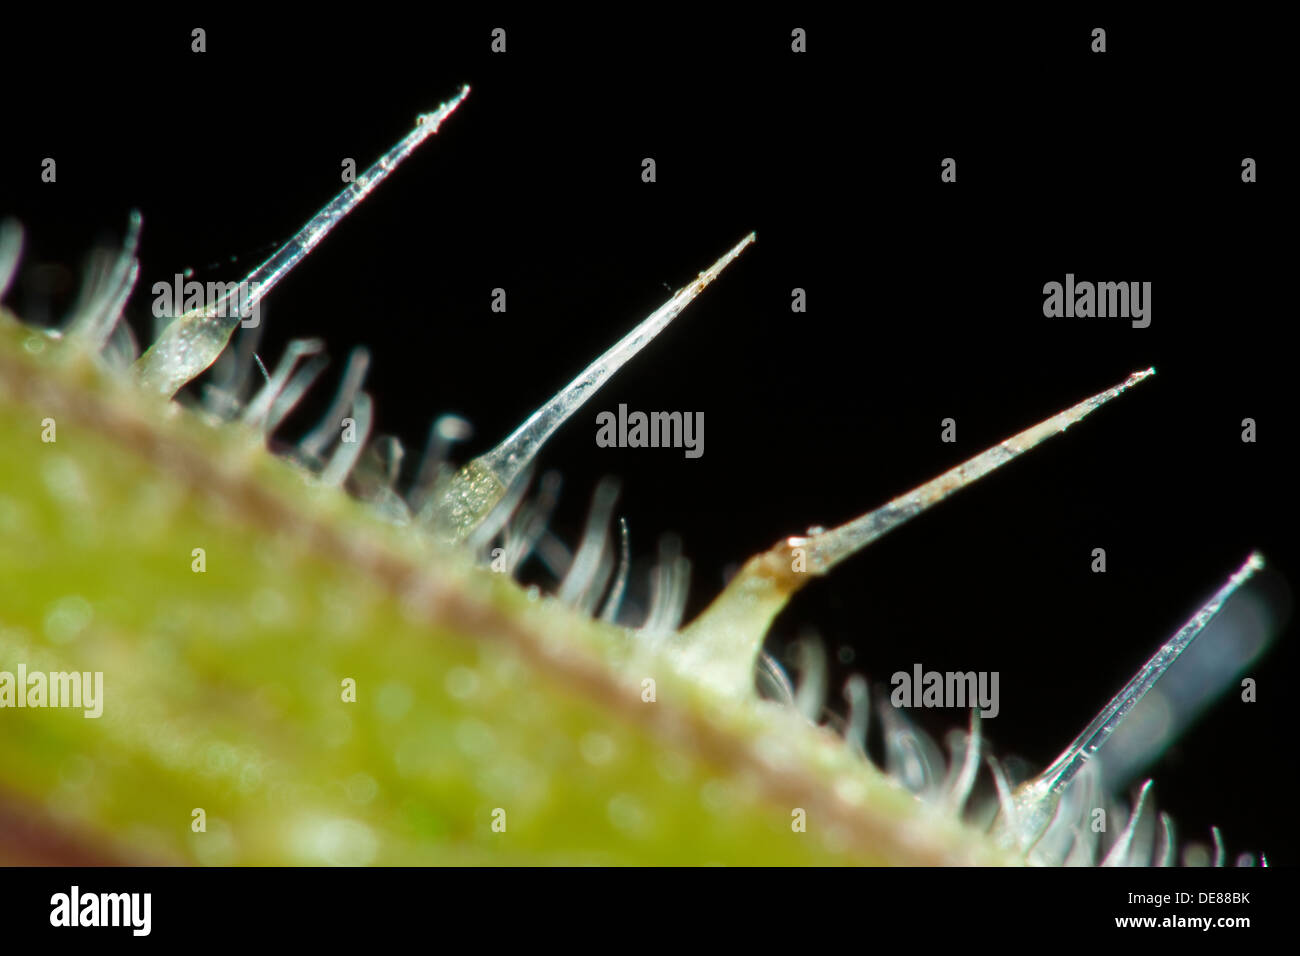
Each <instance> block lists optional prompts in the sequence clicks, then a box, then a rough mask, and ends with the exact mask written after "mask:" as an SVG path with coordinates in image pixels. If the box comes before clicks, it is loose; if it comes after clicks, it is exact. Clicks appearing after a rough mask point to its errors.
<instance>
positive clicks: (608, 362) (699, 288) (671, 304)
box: [421, 232, 755, 542]
mask: <svg viewBox="0 0 1300 956" xmlns="http://www.w3.org/2000/svg"><path fill="white" fill-rule="evenodd" d="M754 239H755V236H754V233H752V232H751V233H750V234H749V235H747V236H745V238H743V239H741V240H740V242H738V243H736V244H735V245H734V246H732V248H731V249H730V250H729V251H728V252H727V253H726V254H725V255H723V256H722V258H720V259H719V260H718V261H717V262H715V263H714V264H713V265H711V266H709V268H708V269H706V270H704V271H703V272H701V273H700V274H699V275H698V276H697V277H696V278H695V280H694V281H693V282H691V283H690V284H689V285H686V286H683V287H682V288H680V289H678V290H677V291H676V292H675V293H674V294H673V296H672V298H670V299H669V300H668V301H667V302H665V303H664V304H663V305H661V306H660V307H659V308H657V309H655V311H654V312H652V313H650V315H648V316H646V318H645V319H643V320H642V321H641V322H640V323H639V324H638V325H637V326H636V327H635V328H633V329H632V331H630V332H628V333H627V335H625V336H623V338H621V339H619V340H618V342H616V343H615V344H614V345H612V346H611V347H610V348H609V349H608V350H607V351H606V352H605V353H604V354H603V355H601V356H600V357H599V358H597V359H596V360H595V361H594V362H592V363H591V364H590V365H588V366H587V367H586V368H585V369H583V370H582V371H581V372H579V373H578V375H577V377H576V378H574V379H573V381H571V382H570V383H569V384H568V385H566V386H564V388H562V389H560V390H559V391H558V392H556V393H555V395H554V396H553V397H552V398H551V399H550V400H549V401H547V402H546V403H545V404H543V405H542V406H541V407H540V408H538V409H537V411H535V412H533V413H532V414H531V415H529V416H528V418H527V419H526V420H525V421H524V423H523V424H522V425H520V426H519V427H518V428H516V429H515V430H514V431H513V432H512V433H511V434H510V436H509V437H508V438H506V439H505V441H503V442H501V444H499V445H497V446H496V447H495V448H493V449H492V450H491V451H489V452H487V453H485V454H483V455H480V456H479V457H478V458H475V459H474V460H473V461H471V462H470V463H469V464H467V465H465V466H464V467H463V468H461V470H460V471H459V472H457V473H456V476H455V477H454V478H453V479H452V480H451V481H450V482H449V483H448V487H447V489H446V491H445V494H444V495H443V496H442V497H441V498H436V499H435V500H433V501H431V502H429V504H428V505H426V507H425V509H424V513H423V514H422V515H421V518H422V520H424V521H425V522H426V523H427V524H430V525H432V527H433V529H434V530H435V532H436V533H437V534H438V536H439V537H441V538H443V539H444V540H447V541H452V542H457V541H462V540H464V539H465V538H466V537H467V536H468V535H469V534H470V533H471V532H472V531H473V530H474V528H475V527H476V526H477V525H478V524H479V522H481V521H482V520H483V519H484V517H485V516H486V515H487V514H488V512H489V511H491V510H492V508H493V507H495V505H496V503H497V502H498V501H500V500H501V498H502V496H504V495H505V493H506V489H507V488H509V487H510V485H511V484H512V483H513V482H514V481H515V480H517V478H518V477H519V474H520V473H521V472H522V471H523V470H524V469H525V468H527V467H528V466H529V464H530V463H531V462H532V461H533V459H534V458H536V457H537V453H538V452H539V451H540V450H541V448H542V445H544V444H545V443H546V441H547V440H548V439H549V438H550V437H551V435H552V434H554V433H555V430H556V429H557V428H559V427H560V426H561V425H562V424H564V422H565V420H566V419H568V418H569V416H571V415H572V414H573V413H574V412H576V411H577V410H578V409H579V408H581V407H582V405H583V404H584V403H585V402H586V401H587V400H588V399H589V398H591V396H592V395H594V394H595V393H596V390H597V389H599V388H600V387H601V386H602V385H603V384H604V383H605V382H606V380H608V379H609V377H610V376H611V375H613V374H614V373H615V372H617V371H618V370H619V369H620V368H622V367H623V366H624V365H625V364H626V363H627V362H628V361H629V360H630V359H631V358H632V357H633V356H634V355H636V354H637V353H638V352H639V351H641V349H643V348H645V346H646V345H647V344H649V342H650V341H651V340H652V339H653V338H654V337H655V336H656V335H658V334H659V333H660V332H662V331H663V330H664V329H665V328H667V327H668V323H670V322H671V321H672V320H673V319H675V318H677V316H678V315H680V314H681V312H682V310H683V309H685V308H686V307H687V306H688V305H690V304H691V303H692V302H693V301H695V299H696V297H697V296H698V295H699V294H700V293H701V292H703V291H704V290H705V289H706V288H708V286H709V284H710V283H712V282H713V280H714V279H716V278H717V277H718V276H719V275H721V274H722V270H723V269H725V268H726V267H727V266H728V265H730V264H731V263H732V261H734V260H735V258H736V257H737V256H738V255H740V254H741V253H742V252H743V251H744V250H745V248H746V247H747V246H748V245H749V244H750V243H752V242H753V241H754Z"/></svg>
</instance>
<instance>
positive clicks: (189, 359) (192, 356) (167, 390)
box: [135, 86, 469, 396]
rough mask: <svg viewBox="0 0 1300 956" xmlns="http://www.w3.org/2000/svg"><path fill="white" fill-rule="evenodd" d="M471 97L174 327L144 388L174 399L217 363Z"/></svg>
mask: <svg viewBox="0 0 1300 956" xmlns="http://www.w3.org/2000/svg"><path fill="white" fill-rule="evenodd" d="M468 95H469V87H468V86H465V87H462V88H461V91H460V92H459V93H457V94H456V95H455V96H454V97H452V98H451V99H450V100H448V101H447V102H446V103H443V104H442V105H441V106H439V107H438V108H437V109H436V110H434V111H433V112H432V113H428V114H425V115H423V116H421V117H420V118H419V119H418V120H417V122H416V126H415V129H413V130H412V131H411V132H410V133H408V134H407V135H406V136H405V137H404V138H403V139H402V140H401V141H400V142H399V143H397V145H395V146H393V147H392V148H391V149H389V150H388V152H386V153H384V155H383V156H380V157H379V159H378V160H377V161H376V162H375V163H374V164H373V165H372V166H371V167H370V168H369V169H367V170H366V171H365V172H364V173H362V174H361V175H360V176H358V177H357V179H356V181H355V182H353V183H350V184H349V185H348V187H347V188H346V189H344V190H343V191H342V192H340V193H339V194H338V195H337V196H335V197H334V199H332V200H330V202H328V203H327V204H326V205H325V206H324V207H323V208H322V209H321V210H320V212H318V213H316V215H315V216H313V217H312V218H311V219H310V220H309V221H308V222H307V224H306V225H305V226H303V227H302V228H301V229H299V230H298V232H297V233H296V234H295V235H294V237H293V238H292V239H290V240H289V241H288V242H287V243H285V244H284V245H283V246H281V247H280V248H279V249H278V250H276V252H275V253H273V254H272V255H271V257H270V258H269V259H267V260H266V261H265V262H263V263H262V264H261V265H260V266H258V267H257V268H256V269H254V270H253V271H252V272H250V273H249V274H248V276H247V278H245V279H244V281H243V283H240V286H242V287H243V290H242V291H241V290H240V288H239V286H237V287H236V288H234V289H232V290H231V291H230V292H228V293H227V294H226V296H225V297H224V298H222V299H221V300H220V301H219V302H215V303H208V305H207V306H205V307H201V308H198V309H195V310H193V311H191V312H187V313H186V314H184V315H181V316H178V317H177V318H176V319H175V320H173V321H172V322H170V323H168V325H167V327H166V328H165V329H163V331H162V333H161V334H160V335H159V336H158V339H157V341H155V342H154V344H153V345H152V346H151V347H150V348H149V350H148V351H147V352H145V353H144V355H142V356H140V358H139V359H138V360H137V361H136V364H135V371H136V376H137V378H138V379H139V381H140V383H141V384H142V385H143V386H144V387H145V388H147V389H149V390H150V391H156V392H159V393H160V394H162V395H166V396H171V395H174V394H176V391H177V390H178V389H179V388H180V387H181V386H183V385H184V384H185V383H186V382H189V381H190V380H191V379H193V378H194V377H195V376H197V375H198V374H199V373H200V372H202V371H203V370H204V369H206V368H207V367H208V366H209V365H211V364H212V363H213V362H214V361H216V358H217V356H218V355H220V354H221V352H222V350H223V349H225V347H226V344H227V343H228V342H229V341H230V336H231V333H233V332H234V331H235V327H236V326H237V325H238V324H239V322H240V314H239V313H240V312H241V311H242V312H245V313H246V312H247V311H248V310H251V309H253V308H255V307H256V306H257V304H258V303H259V302H260V301H261V300H262V299H263V298H264V297H265V296H266V295H267V293H269V292H270V291H271V290H272V289H273V288H275V286H276V284H277V283H278V282H279V281H280V280H281V279H283V278H284V277H285V276H286V275H288V273H289V270H291V269H292V268H293V267H294V266H295V265H297V264H298V263H299V262H300V261H301V260H302V259H303V257H304V256H306V255H307V254H308V253H309V252H311V251H312V250H313V249H314V248H316V246H317V244H319V243H320V241H321V240H322V239H324V238H325V236H326V235H327V234H328V233H329V231H330V230H331V229H333V228H334V227H335V226H336V225H338V223H339V222H340V221H341V220H342V219H343V217H344V216H346V215H347V214H348V213H349V212H351V211H352V210H353V209H355V208H356V207H357V204H358V203H360V202H361V200H363V199H365V198H366V197H367V196H368V195H370V193H371V191H372V190H373V189H374V188H375V187H376V186H378V185H379V184H380V183H381V182H383V181H384V179H386V178H387V177H388V175H389V174H390V173H391V172H392V171H393V170H394V169H396V168H397V167H398V166H399V165H400V164H401V163H402V161H403V160H404V159H406V157H408V156H409V155H411V153H412V152H414V151H415V149H416V147H418V146H419V145H420V144H421V143H423V142H424V141H425V140H427V139H428V138H429V137H430V136H432V135H433V134H434V133H436V132H438V128H439V127H440V126H441V125H442V122H443V120H445V119H446V118H447V117H448V116H450V115H451V114H452V113H453V112H455V110H456V107H458V106H460V104H461V102H462V101H463V100H464V99H465V97H466V96H468ZM245 293H247V294H245ZM236 296H238V297H239V301H240V304H241V308H239V309H236V308H232V307H231V305H232V302H233V301H234V300H235V297H236Z"/></svg>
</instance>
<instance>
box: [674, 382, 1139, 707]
mask: <svg viewBox="0 0 1300 956" xmlns="http://www.w3.org/2000/svg"><path fill="white" fill-rule="evenodd" d="M1154 374H1155V369H1154V368H1148V369H1146V370H1144V371H1141V372H1134V373H1133V374H1132V375H1130V376H1129V377H1128V378H1127V379H1125V380H1124V381H1123V382H1121V383H1120V384H1119V385H1116V386H1114V387H1113V388H1108V389H1106V390H1105V391H1104V392H1100V393H1098V394H1096V395H1093V396H1091V397H1089V398H1085V399H1084V400H1083V401H1081V402H1078V403H1077V404H1075V405H1072V406H1070V407H1069V408H1067V409H1065V410H1064V411H1062V412H1059V413H1057V414H1056V415H1053V416H1052V417H1051V418H1048V419H1046V420H1044V421H1042V422H1039V423H1038V424H1037V425H1034V426H1032V427H1030V428H1027V429H1025V430H1024V431H1022V432H1020V433H1018V434H1016V435H1013V436H1011V437H1010V438H1008V439H1006V440H1005V441H1003V442H1001V443H999V444H997V445H994V446H993V447H992V448H989V449H988V450H986V451H984V452H981V453H980V454H978V455H976V456H975V457H974V458H971V459H969V460H967V461H965V462H962V463H961V464H960V465H957V466H956V467H955V468H951V469H949V470H948V471H946V472H944V473H943V474H942V475H940V476H939V477H937V478H934V479H932V480H931V481H927V482H926V483H925V484H923V485H921V486H919V487H917V488H914V489H913V490H912V491H909V492H907V493H906V494H903V495H900V496H899V497H897V498H895V499H893V500H892V501H890V502H888V503H886V504H884V505H882V506H881V507H879V508H877V509H876V510H875V511H869V512H867V513H866V514H864V515H862V516H861V517H859V518H856V519H854V520H853V521H850V522H848V523H847V524H844V525H841V526H839V527H838V528H832V529H831V530H829V531H819V532H818V533H815V534H812V535H809V536H807V537H792V538H786V539H784V540H783V541H780V542H778V543H777V544H776V545H775V546H774V547H772V548H771V549H770V550H768V551H765V552H762V553H761V554H758V555H755V556H754V557H752V558H750V559H749V561H747V562H746V563H745V565H744V567H742V568H741V570H740V572H739V573H738V574H736V576H735V577H733V578H732V579H731V581H730V582H729V583H728V584H727V587H726V588H725V589H724V590H723V592H722V594H720V595H719V596H718V597H717V599H716V600H714V602H713V603H712V604H711V605H709V607H708V608H707V609H706V610H705V611H704V613H703V614H701V615H700V616H699V617H698V618H696V620H695V621H694V622H693V623H692V624H691V625H690V626H689V627H687V629H686V631H685V632H684V635H683V637H684V640H683V642H682V653H683V655H684V658H685V660H686V661H687V663H688V664H689V665H690V666H691V668H692V669H693V670H697V671H698V672H699V673H700V674H701V676H703V677H705V679H706V680H708V681H709V682H710V683H713V684H714V685H715V686H716V687H718V688H719V689H724V690H727V691H730V692H731V693H735V694H744V693H747V692H748V690H749V686H750V682H751V680H752V676H751V675H752V674H753V669H754V664H755V658H756V657H757V655H758V653H759V651H760V650H761V644H762V640H763V637H764V635H766V633H767V630H768V628H769V627H770V626H771V623H772V620H773V619H774V618H775V617H776V615H777V614H778V613H779V612H780V611H781V609H782V608H784V607H785V605H786V603H787V602H788V601H789V599H790V597H791V596H792V595H793V594H794V593H795V592H796V591H798V590H799V589H800V588H801V587H803V586H804V584H806V583H807V582H808V580H809V579H810V578H811V577H814V576H817V575H822V574H826V573H827V572H829V571H830V570H831V569H832V568H833V567H835V566H836V565H837V564H839V563H840V562H841V561H844V560H845V559H846V558H848V557H850V556H852V555H853V554H856V553H857V552H858V551H860V550H861V549H862V548H864V547H866V546H867V545H869V544H871V542H873V541H875V540H876V539H877V538H880V537H882V536H883V535H885V534H887V533H888V532H890V531H892V530H893V529H895V528H897V527H898V526H899V525H901V524H903V523H904V522H906V521H908V520H910V519H912V518H914V517H916V516H917V515H918V514H920V513H921V512H922V511H925V510H926V509H927V508H930V507H932V506H933V505H936V504H938V503H939V502H940V501H943V500H944V499H945V498H947V497H948V496H949V495H951V494H953V493H954V492H956V491H959V490H960V489H962V488H965V487H966V486H968V485H970V484H971V483H973V482H974V481H976V480H977V479H979V478H982V477H983V476H984V475H987V474H988V473H989V472H991V471H993V470H995V469H997V468H1000V467H1001V466H1002V465H1005V464H1006V463H1007V462H1009V461H1011V460H1012V459H1014V458H1016V457H1018V456H1019V455H1021V454H1023V453H1024V452H1026V451H1028V450H1029V449H1031V448H1033V447H1035V446H1036V445H1038V444H1040V443H1041V442H1043V441H1045V440H1046V439H1048V438H1050V437H1052V436H1053V435H1058V434H1060V433H1061V432H1063V431H1065V430H1066V429H1067V428H1069V427H1070V426H1071V425H1073V424H1075V423H1076V422H1078V421H1080V420H1082V419H1083V418H1085V417H1086V416H1087V415H1089V414H1091V413H1092V412H1094V411H1096V410H1097V409H1098V408H1100V407H1101V406H1102V405H1104V404H1105V403H1106V402H1108V401H1110V400H1111V399H1112V398H1115V397H1116V396H1118V395H1120V394H1122V393H1123V392H1125V391H1126V390H1128V389H1129V388H1131V387H1132V386H1134V385H1136V384H1138V383H1139V382H1141V381H1143V380H1144V379H1146V378H1148V377H1149V376H1151V375H1154Z"/></svg>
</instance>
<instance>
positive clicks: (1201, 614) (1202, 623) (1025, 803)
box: [1001, 551, 1264, 849]
mask: <svg viewBox="0 0 1300 956" xmlns="http://www.w3.org/2000/svg"><path fill="white" fill-rule="evenodd" d="M1263 566H1264V558H1263V556H1262V555H1261V554H1260V553H1259V552H1258V551H1256V552H1253V553H1252V554H1251V555H1250V557H1248V558H1247V559H1246V562H1245V563H1244V564H1243V565H1242V566H1241V567H1240V568H1238V569H1237V571H1236V573H1234V574H1233V575H1232V576H1231V577H1230V578H1229V579H1228V580H1227V582H1226V583H1225V584H1224V585H1223V586H1222V587H1221V588H1219V590H1218V591H1216V592H1215V594H1214V596H1213V597H1211V598H1210V600H1209V601H1207V602H1206V603H1205V604H1204V605H1203V606H1202V607H1201V609H1200V610H1198V611H1197V612H1196V613H1195V614H1193V615H1192V616H1191V618H1190V619H1189V620H1188V621H1187V623H1186V624H1184V625H1183V626H1182V627H1181V628H1179V630H1178V632H1177V633H1176V634H1174V636H1173V637H1171V638H1169V640H1167V641H1166V642H1165V643H1164V644H1162V645H1161V646H1160V648H1159V649H1158V650H1157V651H1156V652H1155V653H1154V654H1153V655H1151V658H1150V659H1149V660H1148V661H1147V662H1146V663H1145V664H1144V665H1142V667H1141V668H1140V669H1139V670H1138V672H1137V673H1136V674H1134V675H1133V678H1132V679H1131V680H1130V681H1129V682H1128V683H1127V684H1125V685H1124V687H1123V688H1121V690H1120V691H1119V693H1117V694H1116V695H1115V696H1114V697H1112V698H1111V700H1110V703H1108V704H1107V705H1106V706H1105V707H1103V708H1102V709H1101V711H1100V713H1098V714H1097V716H1096V717H1095V718H1093V720H1092V722H1091V723H1090V724H1088V726H1087V727H1085V728H1084V729H1083V732H1082V733H1080V734H1079V736H1078V737H1076V738H1075V739H1074V741H1073V742H1072V743H1071V744H1070V746H1068V747H1066V748H1065V750H1064V751H1062V753H1061V755H1060V756H1059V757H1057V758H1056V760H1054V761H1053V762H1052V763H1051V765H1050V766H1049V767H1048V768H1047V769H1046V770H1044V771H1043V772H1042V773H1040V774H1039V775H1038V776H1037V777H1035V778H1033V779H1032V780H1029V781H1026V782H1025V783H1023V784H1021V785H1020V787H1018V788H1017V789H1016V792H1015V794H1014V795H1013V797H1012V800H1011V803H1010V806H1009V807H1005V808H1004V810H1005V811H1006V812H1004V814H1003V819H1002V821H1001V829H1002V831H1003V832H1004V833H1006V834H1008V835H1009V836H1010V838H1011V839H1012V840H1013V841H1014V843H1015V844H1017V845H1018V846H1020V847H1021V848H1022V849H1028V848H1029V847H1031V846H1032V845H1033V843H1034V842H1035V841H1036V840H1037V839H1038V838H1039V837H1040V836H1041V835H1042V833H1043V832H1044V831H1045V830H1046V829H1047V827H1048V825H1049V824H1050V823H1051V820H1052V817H1053V816H1054V814H1055V812H1056V808H1057V805H1058V804H1059V803H1060V800H1061V794H1062V793H1063V792H1064V791H1065V789H1066V787H1067V786H1069V784H1070V782H1071V781H1072V780H1073V779H1074V778H1075V776H1076V775H1077V774H1078V773H1079V772H1080V771H1081V770H1083V768H1084V767H1085V766H1086V765H1087V763H1088V761H1089V760H1091V759H1092V758H1093V757H1094V756H1095V755H1096V753H1097V751H1098V750H1100V749H1101V747H1102V745H1103V744H1104V743H1105V742H1106V740H1107V739H1108V738H1109V737H1110V735H1111V734H1113V733H1114V732H1115V730H1116V729H1117V728H1118V727H1119V725H1120V723H1121V722H1122V721H1123V720H1124V718H1125V717H1126V716H1127V715H1128V713H1129V712H1130V711H1131V710H1132V709H1133V707H1134V706H1135V705H1136V704H1137V702H1138V701H1139V700H1141V699H1142V698H1143V697H1144V696H1145V695H1146V693H1147V691H1149V690H1150V689H1151V688H1152V686H1154V684H1155V682H1156V681H1158V680H1159V679H1160V677H1161V675H1163V674H1164V673H1165V671H1167V670H1168V669H1169V667H1170V665H1172V664H1173V663H1174V661H1176V660H1177V659H1178V657H1179V655H1181V654H1182V653H1183V651H1185V650H1187V648H1188V647H1189V646H1190V645H1191V643H1192V641H1193V640H1195V639H1196V636H1197V635H1198V634H1200V633H1201V631H1203V630H1205V627H1206V625H1208V624H1209V623H1210V621H1212V620H1214V617H1215V615H1217V614H1218V613H1219V611H1220V609H1222V607H1223V606H1224V604H1226V603H1227V601H1228V598H1230V597H1231V596H1232V594H1233V592H1235V591H1236V590H1237V589H1238V588H1239V587H1241V585H1242V584H1244V583H1245V582H1246V581H1247V580H1249V579H1250V578H1251V576H1252V575H1254V573H1255V572H1256V571H1258V570H1259V569H1260V568H1262V567H1263ZM1143 793H1144V795H1145V791H1143ZM1138 807H1139V809H1140V808H1141V803H1140V802H1139V804H1138Z"/></svg>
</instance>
